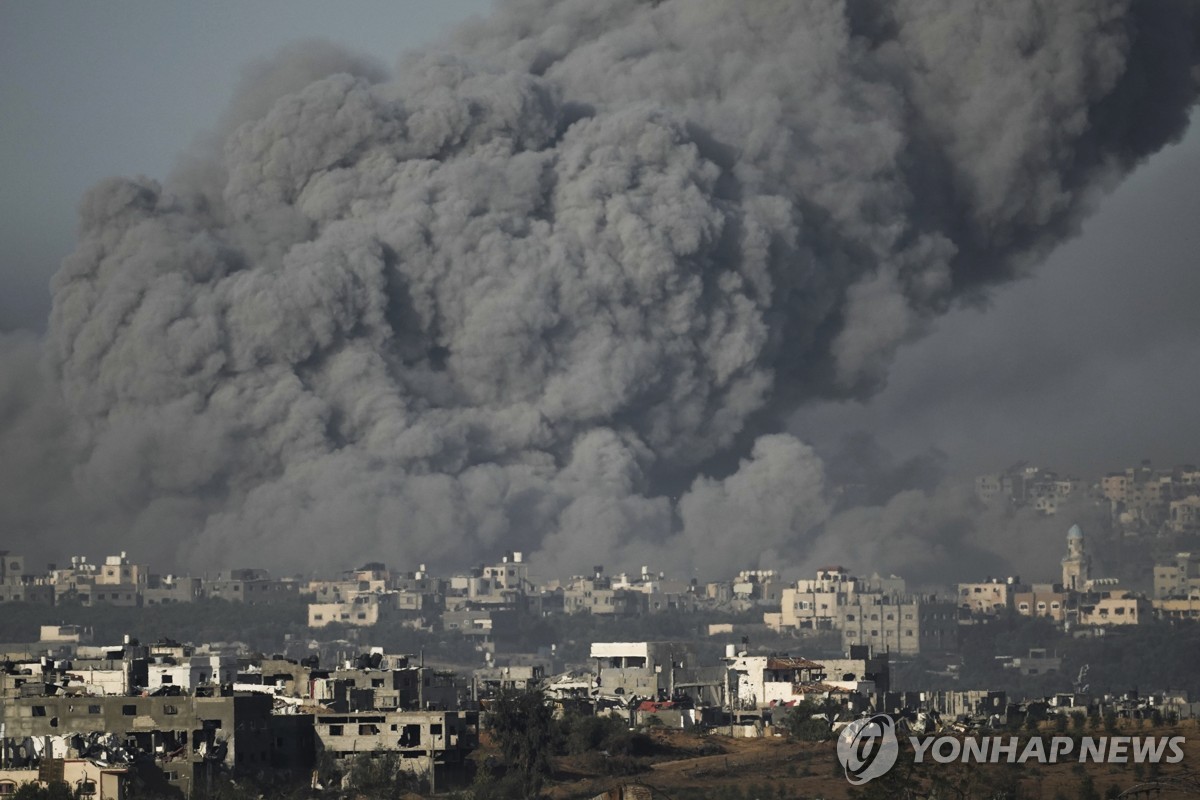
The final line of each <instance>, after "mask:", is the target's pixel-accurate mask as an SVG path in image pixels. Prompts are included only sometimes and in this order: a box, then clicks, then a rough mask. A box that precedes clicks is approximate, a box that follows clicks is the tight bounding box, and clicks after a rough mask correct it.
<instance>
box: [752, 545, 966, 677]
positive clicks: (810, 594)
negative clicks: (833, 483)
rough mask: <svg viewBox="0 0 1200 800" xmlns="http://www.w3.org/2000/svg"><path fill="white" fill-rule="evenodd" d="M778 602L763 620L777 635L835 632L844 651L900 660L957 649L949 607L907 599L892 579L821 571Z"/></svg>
mask: <svg viewBox="0 0 1200 800" xmlns="http://www.w3.org/2000/svg"><path fill="white" fill-rule="evenodd" d="M781 598H782V599H781V608H780V611H779V612H768V613H765V614H764V615H763V622H764V623H765V624H766V625H767V626H768V627H770V628H772V629H774V630H777V631H805V630H832V631H838V632H840V633H841V636H842V643H843V647H845V648H847V649H848V648H850V647H852V646H867V647H871V648H874V649H876V650H878V651H881V652H894V653H898V654H904V655H908V654H915V653H919V652H922V651H926V652H929V651H939V652H943V651H947V650H950V651H953V650H955V649H957V636H958V623H957V613H956V609H955V606H954V603H952V602H949V601H947V600H939V599H938V598H937V597H934V596H920V595H909V594H907V593H905V591H904V582H903V581H902V580H900V579H899V578H896V577H894V576H893V577H891V578H886V579H883V578H878V577H875V578H872V579H870V580H864V579H861V578H857V577H854V576H853V575H851V574H850V573H849V572H848V571H847V570H846V568H845V567H842V566H829V567H822V568H821V569H819V570H817V577H816V578H815V579H804V580H799V581H797V582H796V584H795V586H794V587H789V588H787V589H784V590H783V591H782V592H781Z"/></svg>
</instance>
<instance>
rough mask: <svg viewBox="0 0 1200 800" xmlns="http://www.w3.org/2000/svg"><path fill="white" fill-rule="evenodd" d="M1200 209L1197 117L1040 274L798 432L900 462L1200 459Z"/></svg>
mask: <svg viewBox="0 0 1200 800" xmlns="http://www.w3.org/2000/svg"><path fill="white" fill-rule="evenodd" d="M1198 212H1200V131H1198V130H1197V125H1196V122H1195V119H1193V122H1192V126H1191V128H1190V129H1189V132H1188V135H1187V136H1186V138H1185V139H1184V141H1183V142H1181V143H1179V144H1178V145H1174V146H1171V147H1169V148H1167V149H1165V150H1163V151H1162V152H1161V153H1159V154H1158V155H1156V156H1155V157H1154V158H1152V159H1151V160H1150V161H1149V162H1147V164H1146V165H1144V166H1143V167H1142V168H1141V170H1140V171H1138V172H1135V173H1134V174H1133V175H1132V176H1131V177H1130V178H1129V179H1128V180H1127V181H1126V182H1125V183H1124V184H1122V185H1121V186H1120V187H1119V188H1118V189H1117V190H1116V191H1115V192H1114V193H1113V194H1111V195H1110V196H1108V197H1107V198H1105V199H1104V201H1103V202H1102V203H1101V204H1100V207H1099V209H1098V211H1097V213H1096V214H1094V215H1093V216H1092V217H1091V218H1089V219H1088V220H1087V221H1086V222H1085V223H1084V226H1083V231H1082V233H1081V235H1080V236H1079V237H1078V238H1076V239H1074V240H1072V241H1070V242H1068V243H1067V244H1066V245H1064V246H1063V247H1061V248H1060V249H1059V250H1058V251H1057V252H1055V253H1054V254H1053V255H1052V256H1051V257H1050V259H1049V260H1048V261H1047V262H1046V263H1044V264H1043V265H1041V266H1040V267H1039V268H1038V270H1037V273H1036V275H1035V276H1034V277H1033V278H1030V279H1028V280H1025V281H1023V282H1019V283H1016V284H1011V285H1009V286H1006V287H1004V288H1002V289H1001V290H999V291H997V292H996V293H995V295H994V296H993V299H992V302H991V303H990V305H989V306H988V307H986V308H970V309H963V310H959V311H956V312H954V313H951V314H949V315H947V316H945V317H943V318H942V319H940V320H938V321H937V322H936V323H935V325H934V328H933V332H932V333H931V334H930V335H929V336H927V337H925V338H923V339H921V340H920V341H918V342H916V343H914V344H911V345H909V346H907V347H906V348H904V349H902V350H901V352H900V354H899V357H898V358H897V359H896V362H895V363H894V364H893V365H892V369H891V373H890V380H889V384H888V386H887V388H886V389H885V390H884V391H883V392H881V393H880V394H878V395H877V396H875V397H874V398H872V399H871V401H870V402H868V403H866V404H861V403H853V402H851V403H843V404H826V405H822V406H819V407H816V408H811V409H806V410H805V411H803V412H801V413H799V414H797V415H796V417H795V418H794V420H793V429H794V430H795V431H796V432H797V433H800V434H801V435H804V436H806V437H808V438H810V439H811V438H814V437H815V439H816V441H817V442H818V443H819V444H823V445H825V446H826V447H831V446H834V445H835V444H836V442H837V440H838V439H839V438H840V437H841V436H842V435H843V434H844V433H846V432H848V431H852V430H856V429H862V430H866V431H869V432H871V433H873V434H875V435H876V437H877V438H878V439H879V440H880V442H881V444H883V445H884V446H885V447H888V448H889V449H891V450H893V451H894V452H896V453H897V454H901V455H908V454H911V453H913V452H916V451H919V450H923V449H924V448H926V447H930V446H933V447H938V448H940V449H942V450H943V451H945V452H946V453H947V455H949V456H950V458H951V467H960V468H962V469H964V470H966V471H968V472H971V471H991V470H996V469H1000V468H1002V467H1004V466H1006V465H1008V464H1011V463H1014V462H1016V461H1017V460H1021V459H1027V460H1029V461H1031V462H1033V463H1036V464H1042V465H1045V466H1048V467H1057V468H1058V469H1059V470H1060V471H1073V472H1077V473H1080V474H1081V475H1082V476H1083V477H1091V476H1094V475H1095V474H1097V473H1099V472H1102V471H1107V470H1111V469H1118V468H1121V467H1123V466H1124V465H1126V464H1129V463H1136V462H1137V461H1140V460H1141V459H1142V458H1150V459H1153V460H1154V461H1155V462H1156V463H1160V464H1161V465H1162V466H1169V465H1170V464H1172V463H1185V462H1195V461H1197V460H1200V415H1198V414H1197V413H1196V409H1197V402H1198V397H1200V258H1198V254H1200V227H1198V226H1197V219H1198V216H1197V215H1198Z"/></svg>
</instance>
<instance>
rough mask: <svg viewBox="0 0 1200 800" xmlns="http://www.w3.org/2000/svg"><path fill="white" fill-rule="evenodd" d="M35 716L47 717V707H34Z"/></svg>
mask: <svg viewBox="0 0 1200 800" xmlns="http://www.w3.org/2000/svg"><path fill="white" fill-rule="evenodd" d="M33 715H34V716H35V717H44V716H46V707H45V706H34V707H33Z"/></svg>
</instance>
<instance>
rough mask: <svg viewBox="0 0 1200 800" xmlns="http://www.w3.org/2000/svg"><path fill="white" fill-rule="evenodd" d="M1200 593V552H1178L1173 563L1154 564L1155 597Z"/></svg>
mask: <svg viewBox="0 0 1200 800" xmlns="http://www.w3.org/2000/svg"><path fill="white" fill-rule="evenodd" d="M1193 594H1200V553H1176V554H1175V559H1174V561H1173V562H1172V563H1168V564H1156V565H1155V566H1154V597H1155V598H1156V599H1160V598H1167V597H1189V596H1191V595H1193Z"/></svg>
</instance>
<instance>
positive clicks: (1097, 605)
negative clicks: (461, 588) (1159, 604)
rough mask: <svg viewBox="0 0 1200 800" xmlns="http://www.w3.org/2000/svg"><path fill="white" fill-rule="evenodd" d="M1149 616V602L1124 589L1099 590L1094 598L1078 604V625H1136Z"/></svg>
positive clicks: (1150, 614) (1150, 612) (1150, 611)
mask: <svg viewBox="0 0 1200 800" xmlns="http://www.w3.org/2000/svg"><path fill="white" fill-rule="evenodd" d="M1151 616H1152V610H1151V606H1150V602H1149V601H1148V600H1146V598H1144V597H1142V596H1141V595H1139V594H1134V593H1133V592H1129V591H1125V590H1117V591H1113V592H1101V593H1100V594H1099V596H1098V597H1096V598H1095V599H1091V598H1088V599H1085V600H1082V601H1081V602H1080V604H1079V624H1080V625H1095V626H1098V627H1107V626H1112V625H1138V624H1140V623H1142V622H1144V621H1147V620H1149V619H1150V618H1151Z"/></svg>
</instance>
